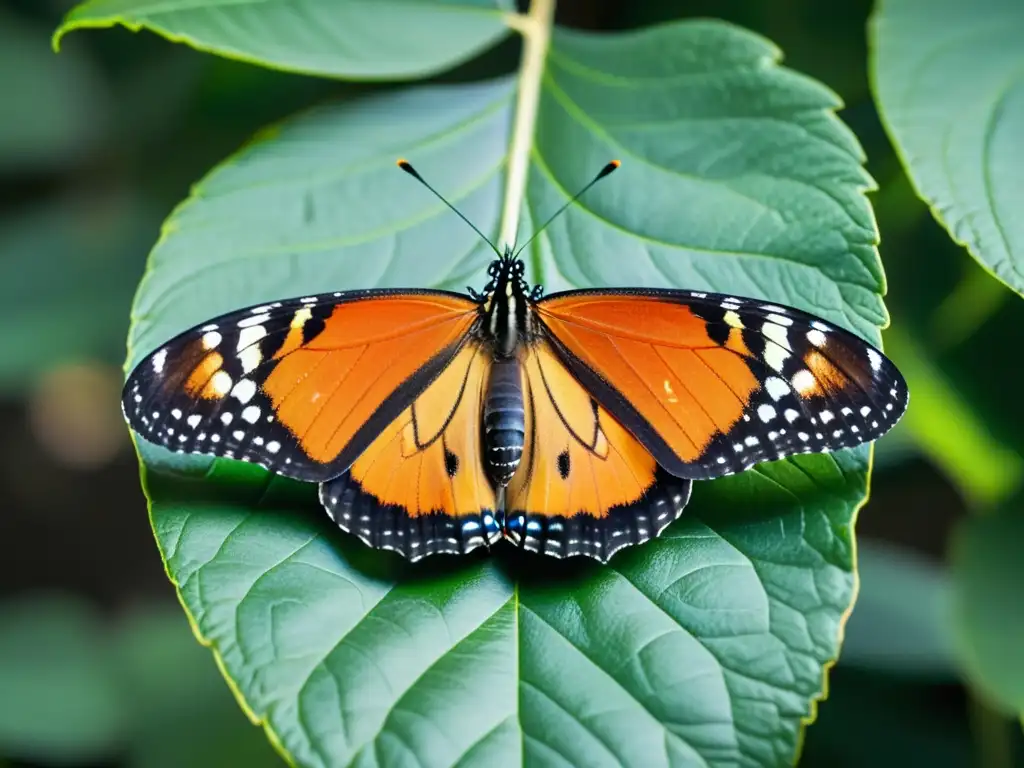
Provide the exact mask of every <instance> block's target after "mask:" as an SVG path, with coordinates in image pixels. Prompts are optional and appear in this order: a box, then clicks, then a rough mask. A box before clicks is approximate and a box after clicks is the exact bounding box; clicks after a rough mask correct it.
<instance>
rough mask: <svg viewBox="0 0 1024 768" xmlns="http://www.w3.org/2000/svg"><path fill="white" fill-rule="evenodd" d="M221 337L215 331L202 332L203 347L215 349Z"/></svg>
mask: <svg viewBox="0 0 1024 768" xmlns="http://www.w3.org/2000/svg"><path fill="white" fill-rule="evenodd" d="M222 338H223V337H222V336H221V335H220V334H219V333H217V331H207V332H206V333H204V334H203V349H215V348H216V346H217V345H218V344H220V342H221V339H222Z"/></svg>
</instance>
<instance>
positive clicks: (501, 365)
mask: <svg viewBox="0 0 1024 768" xmlns="http://www.w3.org/2000/svg"><path fill="white" fill-rule="evenodd" d="M525 439H526V413H525V411H524V410H523V384H522V377H521V374H520V371H519V361H518V360H516V359H515V358H512V359H499V360H497V361H496V362H495V363H494V364H493V367H492V368H491V378H490V381H489V382H488V385H487V396H486V398H485V400H484V450H485V453H484V461H485V463H486V465H487V475H488V477H490V479H491V482H493V483H494V484H495V485H496V486H498V487H502V486H505V485H507V484H508V481H509V480H511V479H512V475H514V474H515V471H516V467H518V466H519V461H520V459H522V457H523V441H524V440H525Z"/></svg>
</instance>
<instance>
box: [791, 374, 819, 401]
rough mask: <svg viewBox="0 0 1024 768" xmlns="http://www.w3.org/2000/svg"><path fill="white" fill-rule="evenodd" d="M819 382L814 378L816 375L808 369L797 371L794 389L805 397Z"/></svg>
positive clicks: (794, 378)
mask: <svg viewBox="0 0 1024 768" xmlns="http://www.w3.org/2000/svg"><path fill="white" fill-rule="evenodd" d="M817 383H818V382H817V381H816V380H815V378H814V374H813V373H811V372H810V371H808V370H807V369H806V368H804V369H802V370H799V371H797V372H796V373H794V374H793V389H795V390H796V391H797V392H799V393H800V394H801V395H804V394H806V393H808V392H810V391H811V390H813V389H814V388H815V386H817Z"/></svg>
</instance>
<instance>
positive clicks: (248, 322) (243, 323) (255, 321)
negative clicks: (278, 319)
mask: <svg viewBox="0 0 1024 768" xmlns="http://www.w3.org/2000/svg"><path fill="white" fill-rule="evenodd" d="M269 319H270V315H267V314H262V315H253V316H251V317H246V318H244V319H242V320H239V321H238V327H239V328H251V327H252V326H254V325H262V324H263V323H265V322H266V321H267V320H269Z"/></svg>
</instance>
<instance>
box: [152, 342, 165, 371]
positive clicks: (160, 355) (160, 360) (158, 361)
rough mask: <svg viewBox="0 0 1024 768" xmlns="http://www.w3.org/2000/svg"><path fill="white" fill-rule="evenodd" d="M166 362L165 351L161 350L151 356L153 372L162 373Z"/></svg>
mask: <svg viewBox="0 0 1024 768" xmlns="http://www.w3.org/2000/svg"><path fill="white" fill-rule="evenodd" d="M165 362H167V349H166V347H165V348H164V349H161V350H160V351H158V352H157V353H156V354H155V355H153V370H154V371H156V372H157V373H162V372H163V370H164V363H165Z"/></svg>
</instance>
